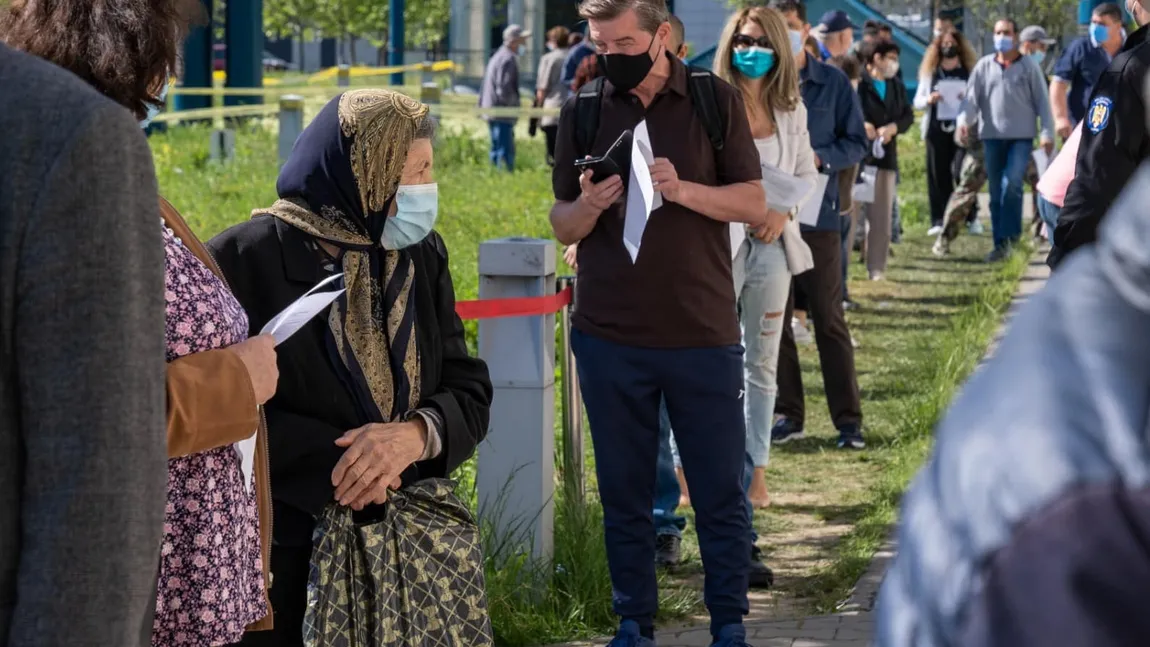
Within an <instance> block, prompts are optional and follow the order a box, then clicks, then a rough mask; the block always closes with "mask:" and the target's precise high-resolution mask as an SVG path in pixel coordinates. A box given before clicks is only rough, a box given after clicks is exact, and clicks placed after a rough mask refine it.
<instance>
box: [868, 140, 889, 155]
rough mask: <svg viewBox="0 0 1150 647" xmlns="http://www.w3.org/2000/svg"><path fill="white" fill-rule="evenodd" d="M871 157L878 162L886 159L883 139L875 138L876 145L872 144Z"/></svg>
mask: <svg viewBox="0 0 1150 647" xmlns="http://www.w3.org/2000/svg"><path fill="white" fill-rule="evenodd" d="M870 156H871V157H873V158H875V159H876V160H880V159H882V158H884V157H886V148H885V147H884V145H883V143H882V137H877V138H875V140H874V143H872V144H871V147H870Z"/></svg>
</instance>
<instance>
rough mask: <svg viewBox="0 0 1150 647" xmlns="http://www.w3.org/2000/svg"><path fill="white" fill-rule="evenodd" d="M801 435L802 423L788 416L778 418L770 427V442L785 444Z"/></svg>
mask: <svg viewBox="0 0 1150 647" xmlns="http://www.w3.org/2000/svg"><path fill="white" fill-rule="evenodd" d="M802 437H803V425H802V424H801V423H798V422H795V421H794V420H791V419H789V418H779V420H778V422H776V423H775V426H774V427H771V444H774V445H785V444H786V443H789V442H791V441H792V440H799V439H800V438H802Z"/></svg>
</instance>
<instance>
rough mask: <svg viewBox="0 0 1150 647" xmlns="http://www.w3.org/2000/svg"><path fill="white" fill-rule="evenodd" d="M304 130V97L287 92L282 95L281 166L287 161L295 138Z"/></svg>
mask: <svg viewBox="0 0 1150 647" xmlns="http://www.w3.org/2000/svg"><path fill="white" fill-rule="evenodd" d="M302 132H303V97H302V96H300V95H298V94H285V95H284V96H282V97H280V136H279V157H280V166H283V165H284V164H286V163H287V160H288V156H290V155H291V149H292V148H293V147H294V146H295V140H297V139H299V136H300V133H302Z"/></svg>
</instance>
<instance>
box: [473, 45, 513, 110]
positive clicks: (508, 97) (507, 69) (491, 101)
mask: <svg viewBox="0 0 1150 647" xmlns="http://www.w3.org/2000/svg"><path fill="white" fill-rule="evenodd" d="M479 107H480V108H497V107H499V108H508V107H511V108H518V107H520V103H519V57H518V56H516V55H515V52H513V51H511V48H510V47H508V46H506V45H503V46H502V47H500V48H499V49H497V50H496V51H495V54H494V55H492V57H491V60H490V61H488V62H487V71H486V72H484V74H483V85H482V86H481V87H480V89H479ZM489 121H498V122H503V123H512V124H513V123H515V122H516V121H518V120H517V119H516V118H515V117H496V118H492V119H489Z"/></svg>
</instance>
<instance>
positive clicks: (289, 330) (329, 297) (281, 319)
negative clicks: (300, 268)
mask: <svg viewBox="0 0 1150 647" xmlns="http://www.w3.org/2000/svg"><path fill="white" fill-rule="evenodd" d="M341 278H343V274H333V275H331V276H329V277H327V278H326V279H324V280H322V281H320V282H319V283H317V284H316V285H315V287H313V288H312V289H310V290H308V291H307V292H306V293H304V295H303V296H302V297H300V298H298V299H296V300H295V302H294V303H292V304H291V305H290V306H288V307H286V308H284V309H283V312H280V313H279V314H278V315H276V316H275V317H273V318H272V320H271V321H269V322H267V323H266V324H264V327H263V329H262V330H260V334H261V335H271V336H272V337H274V338H275V340H276V346H279V345H280V344H282V343H284V342H285V341H287V340H288V338H289V337H291V336H292V335H294V334H296V333H297V332H299V329H300V328H303V327H304V325H305V324H307V322H309V321H311V320H312V318H313V317H315V316H316V315H317V314H319V313H320V312H321V311H323V309H324V308H326V307H328V306H329V305H331V302H332V301H335V300H336V299H337V298H339V295H341V294H343V293H344V289H342V288H341V289H339V290H335V291H334V292H319V290H320V289H321V288H323V287H326V286H328V285H331V284H332V283H335V282H336V281H338V280H339V279H341Z"/></svg>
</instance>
